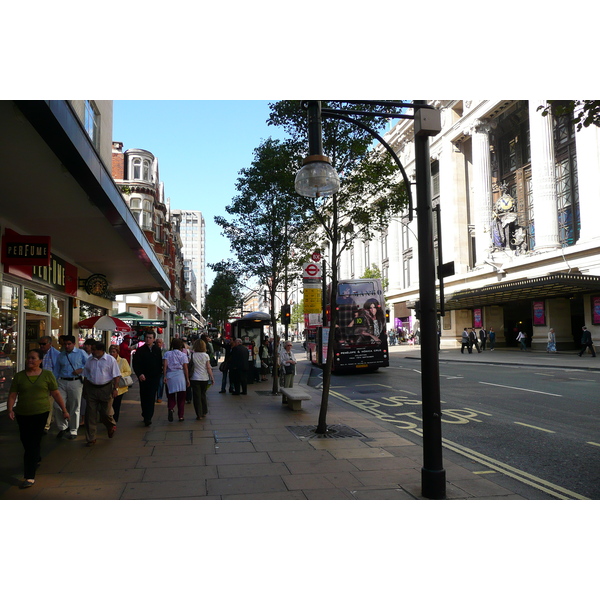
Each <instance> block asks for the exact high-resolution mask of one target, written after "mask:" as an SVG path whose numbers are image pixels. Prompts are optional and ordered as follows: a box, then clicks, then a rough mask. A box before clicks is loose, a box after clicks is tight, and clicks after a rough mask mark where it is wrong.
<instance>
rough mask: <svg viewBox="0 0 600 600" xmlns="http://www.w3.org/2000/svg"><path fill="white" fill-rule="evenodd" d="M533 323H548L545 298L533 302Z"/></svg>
mask: <svg viewBox="0 0 600 600" xmlns="http://www.w3.org/2000/svg"><path fill="white" fill-rule="evenodd" d="M533 324H534V325H545V324H546V303H545V302H544V301H543V300H536V301H534V302H533Z"/></svg>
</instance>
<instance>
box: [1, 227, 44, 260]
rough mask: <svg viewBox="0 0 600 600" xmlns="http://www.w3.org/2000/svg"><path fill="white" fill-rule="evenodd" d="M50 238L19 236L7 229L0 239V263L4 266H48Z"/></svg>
mask: <svg viewBox="0 0 600 600" xmlns="http://www.w3.org/2000/svg"><path fill="white" fill-rule="evenodd" d="M50 240H51V238H50V236H45V235H19V234H18V233H17V232H16V231H13V230H12V229H7V230H6V232H5V234H4V236H3V237H2V263H3V264H4V265H32V266H33V265H35V266H41V267H48V266H50V258H51V253H50Z"/></svg>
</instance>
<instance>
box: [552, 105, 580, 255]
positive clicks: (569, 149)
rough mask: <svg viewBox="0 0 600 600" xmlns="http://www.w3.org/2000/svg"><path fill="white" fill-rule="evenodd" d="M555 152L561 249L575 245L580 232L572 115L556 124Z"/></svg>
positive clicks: (561, 118) (558, 120)
mask: <svg viewBox="0 0 600 600" xmlns="http://www.w3.org/2000/svg"><path fill="white" fill-rule="evenodd" d="M554 152H555V155H556V163H555V173H556V195H557V205H558V206H557V209H558V239H559V241H560V244H561V246H563V248H564V247H565V246H572V245H573V244H575V242H577V240H578V239H579V230H580V228H581V222H580V219H579V185H578V181H577V153H576V150H575V128H574V126H573V115H564V116H562V117H559V118H557V119H556V120H555V124H554Z"/></svg>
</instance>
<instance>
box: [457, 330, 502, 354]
mask: <svg viewBox="0 0 600 600" xmlns="http://www.w3.org/2000/svg"><path fill="white" fill-rule="evenodd" d="M488 342H489V345H490V350H494V348H495V347H496V332H495V331H494V328H493V327H490V329H489V331H488V330H486V329H485V328H483V327H481V328H480V329H479V333H477V332H476V331H475V328H474V327H471V329H470V330H469V328H468V327H465V328H464V330H463V332H462V337H461V344H460V353H461V354H464V353H465V348H466V349H467V351H468V352H469V354H472V353H473V348H475V349H476V350H477V352H478V353H479V352H483V351H484V350H485V349H486V347H487V344H488Z"/></svg>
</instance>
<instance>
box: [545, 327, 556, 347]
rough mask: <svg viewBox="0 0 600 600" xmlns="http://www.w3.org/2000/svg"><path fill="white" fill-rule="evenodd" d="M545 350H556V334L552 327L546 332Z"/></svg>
mask: <svg viewBox="0 0 600 600" xmlns="http://www.w3.org/2000/svg"><path fill="white" fill-rule="evenodd" d="M546 352H556V334H555V333H554V329H552V328H550V331H549V332H548V345H547V347H546Z"/></svg>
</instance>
